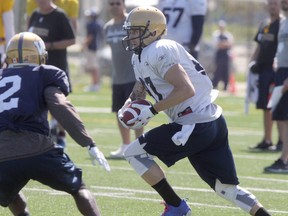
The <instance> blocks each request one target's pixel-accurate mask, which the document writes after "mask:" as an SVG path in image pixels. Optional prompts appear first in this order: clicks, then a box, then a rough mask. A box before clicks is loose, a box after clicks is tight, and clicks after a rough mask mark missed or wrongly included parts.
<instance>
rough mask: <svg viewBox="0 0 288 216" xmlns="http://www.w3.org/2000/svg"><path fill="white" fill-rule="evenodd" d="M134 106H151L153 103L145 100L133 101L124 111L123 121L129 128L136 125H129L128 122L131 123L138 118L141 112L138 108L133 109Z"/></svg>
mask: <svg viewBox="0 0 288 216" xmlns="http://www.w3.org/2000/svg"><path fill="white" fill-rule="evenodd" d="M132 104H143V105H151V103H150V102H149V101H148V100H144V99H139V100H135V101H132V102H131V103H130V104H129V105H128V107H127V108H126V109H125V110H124V112H123V118H122V121H123V122H124V123H125V125H127V126H128V127H132V126H133V125H134V123H132V124H128V123H127V122H128V121H130V120H131V119H133V118H135V117H137V116H138V115H139V114H140V112H141V111H140V110H139V109H137V108H133V107H132Z"/></svg>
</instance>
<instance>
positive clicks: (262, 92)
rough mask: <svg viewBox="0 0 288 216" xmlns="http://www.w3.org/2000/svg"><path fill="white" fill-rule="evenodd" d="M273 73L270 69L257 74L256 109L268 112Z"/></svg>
mask: <svg viewBox="0 0 288 216" xmlns="http://www.w3.org/2000/svg"><path fill="white" fill-rule="evenodd" d="M274 76H275V72H274V70H273V69H272V68H271V69H264V70H263V71H261V73H260V74H259V81H258V90H259V91H258V100H257V102H256V108H257V109H263V110H268V108H267V105H268V102H269V98H270V96H271V93H272V88H273V86H274V78H275V77H274Z"/></svg>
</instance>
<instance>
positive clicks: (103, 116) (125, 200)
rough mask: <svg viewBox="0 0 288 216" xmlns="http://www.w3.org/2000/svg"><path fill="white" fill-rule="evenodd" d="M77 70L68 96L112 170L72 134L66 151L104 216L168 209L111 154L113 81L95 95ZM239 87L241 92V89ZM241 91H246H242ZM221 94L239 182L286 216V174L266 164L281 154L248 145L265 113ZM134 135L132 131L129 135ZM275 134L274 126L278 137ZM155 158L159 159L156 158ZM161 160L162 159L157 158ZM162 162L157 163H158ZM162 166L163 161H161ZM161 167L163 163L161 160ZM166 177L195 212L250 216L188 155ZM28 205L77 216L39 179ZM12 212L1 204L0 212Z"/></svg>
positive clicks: (114, 143)
mask: <svg viewBox="0 0 288 216" xmlns="http://www.w3.org/2000/svg"><path fill="white" fill-rule="evenodd" d="M72 69H73V71H74V72H73V76H72V80H73V84H74V90H73V91H74V92H73V93H72V94H71V95H70V96H69V99H70V100H71V101H72V102H73V103H74V105H75V106H76V107H77V109H78V111H79V113H80V115H81V118H82V120H83V122H84V123H85V124H86V127H87V128H88V130H89V132H90V133H91V135H92V136H93V137H94V138H95V140H96V142H97V144H98V146H99V148H100V149H101V150H102V151H103V152H104V154H105V155H106V156H107V159H108V161H109V163H110V166H111V168H112V171H111V172H110V173H108V172H106V171H105V170H104V169H102V168H101V167H99V166H92V165H91V163H90V160H89V158H88V153H87V150H86V149H85V148H81V147H80V146H79V145H77V144H76V143H75V142H74V141H73V140H72V139H71V138H70V137H68V147H67V149H66V152H67V153H68V154H69V155H70V157H71V158H72V160H73V161H74V162H75V163H76V164H77V165H78V166H79V167H81V168H82V169H83V175H84V176H83V177H84V180H85V182H86V184H87V185H88V187H89V188H90V189H91V191H92V192H93V194H94V195H95V197H96V199H97V202H98V205H99V206H100V209H101V212H102V215H103V216H135V215H137V216H154V215H155V216H156V215H160V214H161V212H162V211H163V209H164V206H163V205H161V204H160V203H161V201H162V200H161V198H160V197H159V195H157V194H156V193H155V192H154V191H153V190H152V189H151V187H149V186H148V185H146V184H145V183H144V181H143V180H142V179H141V178H140V177H139V176H138V175H137V174H136V173H135V172H134V171H133V170H132V169H131V167H130V165H129V164H128V163H127V162H126V161H125V160H113V159H110V158H109V152H110V151H112V150H115V149H116V148H117V147H118V146H119V144H120V142H121V141H120V135H119V133H118V130H117V127H116V121H115V115H114V114H112V113H111V112H110V110H111V109H110V106H111V88H110V82H109V79H107V78H105V79H104V80H103V87H102V89H101V90H100V91H99V92H96V93H85V92H83V91H82V89H83V87H84V85H85V84H88V81H89V79H88V75H86V74H84V73H81V72H77V73H76V72H75V70H77V68H72ZM239 91H241V90H239V89H238V93H240V92H239ZM242 91H243V90H242ZM241 95H243V92H242V94H240V96H235V95H234V96H233V95H229V94H224V93H221V94H220V96H219V97H218V99H217V101H216V102H217V103H218V104H219V105H221V106H222V107H223V110H224V115H225V117H226V120H227V124H228V127H229V130H230V131H229V138H230V145H231V148H232V151H233V153H234V157H235V162H236V166H237V171H238V176H239V180H240V182H241V184H240V185H241V186H242V187H245V188H247V189H248V190H250V191H251V192H253V193H254V194H255V195H256V196H257V198H258V199H259V200H260V201H261V202H262V204H263V205H264V206H266V208H267V209H268V210H269V211H270V212H271V213H272V215H275V216H284V215H288V205H287V203H288V200H287V195H288V175H282V174H277V175H276V174H265V173H263V167H265V166H267V165H270V164H271V163H272V162H274V160H276V159H277V157H278V156H279V153H252V152H249V151H248V146H250V145H254V144H255V143H257V142H258V141H260V139H261V138H262V134H263V133H262V112H260V111H257V110H255V108H254V106H253V105H251V106H250V112H249V115H245V114H244V97H243V96H241ZM166 121H167V119H166V117H165V116H164V115H163V114H160V115H158V116H157V117H155V118H154V119H153V120H152V121H151V122H150V123H149V125H148V126H147V127H146V128H145V129H146V130H149V129H151V128H153V127H155V126H157V125H158V124H160V123H161V122H166ZM131 136H132V135H131ZM276 140H277V133H276V131H275V128H274V141H276ZM156 160H157V159H156ZM157 161H158V160H157ZM158 162H159V161H158ZM159 163H160V164H161V162H159ZM161 165H163V164H161ZM162 167H163V168H164V170H165V171H166V174H167V178H168V179H169V181H170V183H171V184H172V185H173V187H174V188H175V189H176V191H177V192H178V193H179V194H180V195H181V197H183V198H188V202H189V204H190V206H191V208H192V210H193V215H195V216H231V215H232V216H234V215H237V216H238V215H239V216H240V215H248V214H246V213H244V212H243V211H241V210H240V209H239V208H237V207H235V206H234V205H232V204H230V203H229V202H228V201H226V200H223V199H222V198H220V197H218V196H217V195H216V194H215V193H214V192H213V191H212V190H211V189H210V188H209V187H208V186H207V185H206V184H205V183H204V182H203V181H202V180H201V179H200V178H199V177H198V175H197V174H196V172H195V170H194V169H193V168H192V167H191V166H190V164H189V162H188V160H186V159H184V160H182V161H180V162H178V163H177V164H176V165H174V166H173V167H171V168H169V169H167V168H166V167H165V166H162ZM24 193H25V195H26V197H27V199H28V203H29V209H30V211H31V215H33V216H36V215H37V216H51V215H56V216H64V215H65V216H67V215H69V216H77V215H79V213H78V211H77V209H76V207H75V204H74V201H73V199H72V197H70V196H69V195H67V194H65V193H62V192H58V191H54V190H52V189H50V188H48V187H46V186H43V185H41V184H39V183H37V182H34V181H30V182H29V184H28V185H26V187H25V188H24ZM6 215H11V213H10V211H9V210H8V209H4V208H2V207H0V216H6Z"/></svg>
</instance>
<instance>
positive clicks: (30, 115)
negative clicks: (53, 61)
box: [0, 65, 69, 135]
mask: <svg viewBox="0 0 288 216" xmlns="http://www.w3.org/2000/svg"><path fill="white" fill-rule="evenodd" d="M49 86H55V87H58V88H59V89H60V90H61V91H62V92H63V93H64V94H65V95H68V92H69V84H68V79H67V76H66V74H65V72H64V71H62V70H60V69H59V68H56V67H54V66H48V65H41V66H36V67H35V66H33V67H32V66H26V67H22V68H7V69H4V70H3V74H2V77H0V132H2V131H4V130H8V129H9V130H12V131H19V130H28V131H31V132H36V133H40V134H44V135H49V125H48V120H47V114H48V108H47V104H46V102H45V98H44V90H45V88H47V87H49Z"/></svg>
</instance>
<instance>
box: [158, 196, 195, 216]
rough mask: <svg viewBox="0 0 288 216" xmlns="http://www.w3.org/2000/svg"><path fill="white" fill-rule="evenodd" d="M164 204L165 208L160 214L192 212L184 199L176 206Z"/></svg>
mask: <svg viewBox="0 0 288 216" xmlns="http://www.w3.org/2000/svg"><path fill="white" fill-rule="evenodd" d="M164 205H165V209H164V212H163V213H162V214H161V216H190V215H191V214H192V210H191V208H190V207H189V206H188V204H187V202H186V201H185V200H182V201H181V204H180V206H178V207H175V206H171V205H167V204H166V203H164Z"/></svg>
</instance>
